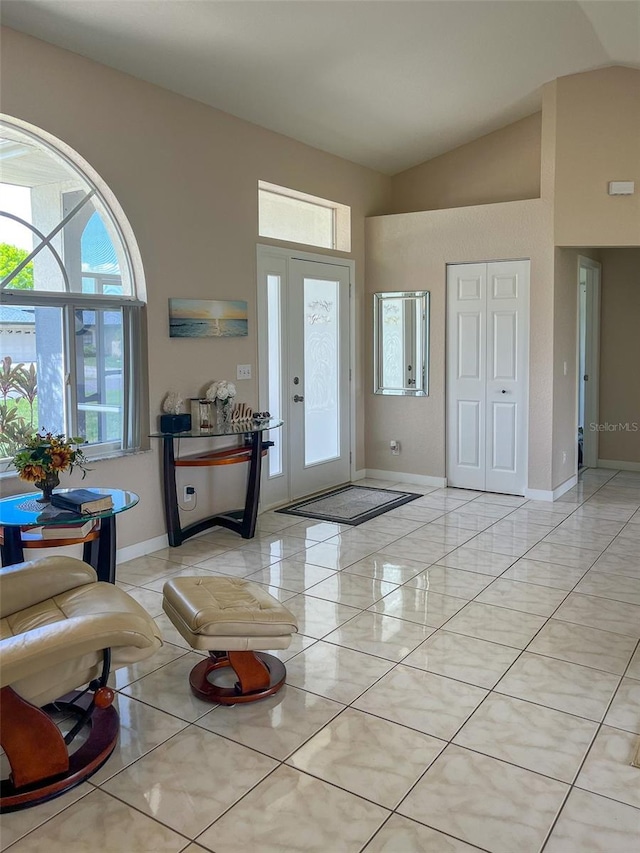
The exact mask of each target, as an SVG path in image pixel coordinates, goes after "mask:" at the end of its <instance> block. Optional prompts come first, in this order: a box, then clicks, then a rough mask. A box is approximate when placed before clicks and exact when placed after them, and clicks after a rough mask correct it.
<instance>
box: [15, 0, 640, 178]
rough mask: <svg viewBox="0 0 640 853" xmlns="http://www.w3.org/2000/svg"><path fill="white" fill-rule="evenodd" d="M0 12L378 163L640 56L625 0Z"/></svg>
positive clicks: (153, 5) (631, 5)
mask: <svg viewBox="0 0 640 853" xmlns="http://www.w3.org/2000/svg"><path fill="white" fill-rule="evenodd" d="M2 22H3V24H5V25H8V26H10V27H13V28H15V29H18V30H22V31H23V32H26V33H29V34H31V35H34V36H37V37H38V38H41V39H44V40H45V41H49V42H52V43H53V44H57V45H59V46H61V47H64V48H67V49H69V50H72V51H74V52H76V53H79V54H82V55H84V56H88V57H91V58H92V59H95V60H97V61H98V62H102V63H104V64H106V65H110V66H112V67H114V68H118V69H120V70H121V71H125V72H128V73H129V74H133V75H135V76H136V77H140V78H142V79H144V80H148V81H150V82H153V83H156V84H158V85H160V86H164V87H165V88H167V89H171V90H172V91H174V92H178V93H180V94H182V95H186V96H188V97H191V98H195V99H197V100H199V101H202V102H204V103H206V104H210V105H211V106H214V107H217V108H219V109H221V110H224V111H225V112H228V113H232V114H233V115H235V116H238V117H240V118H243V119H247V120H248V121H251V122H254V123H256V124H259V125H262V126H263V127H267V128H270V129H271V130H275V131H278V132H279V133H283V134H286V135H287V136H291V137H293V138H295V139H298V140H301V141H302V142H306V143H308V144H309V145H313V146H315V147H317V148H321V149H323V150H325V151H329V152H332V153H334V154H337V155H339V156H341V157H345V158H347V159H349V160H353V161H355V162H357V163H361V164H363V165H366V166H369V167H371V168H373V169H377V170H379V171H382V172H385V173H387V174H394V173H396V172H398V171H401V170H403V169H406V168H408V167H410V166H413V165H415V164H417V163H420V162H422V161H424V160H427V159H429V158H431V157H434V156H436V155H438V154H441V153H442V152H444V151H448V150H450V149H451V148H454V147H456V146H458V145H461V144H463V143H465V142H468V141H469V140H471V139H475V138H477V137H478V136H482V135H483V134H485V133H489V132H490V131H492V130H495V129H497V128H499V127H502V126H504V125H506V124H508V123H510V122H512V121H515V120H516V119H518V118H522V117H524V116H526V115H529V114H531V113H533V112H535V111H536V110H537V109H539V107H540V87H541V85H542V84H543V83H545V82H547V81H548V80H553V79H554V78H556V77H560V76H563V75H566V74H574V73H577V72H580V71H587V70H590V69H593V68H599V67H602V66H606V65H614V64H618V65H633V66H636V67H640V0H593V2H592V0H588V2H577V0H413V2H406V1H405V0H319V2H316V0H288V2H286V0H285V2H283V0H3V3H2ZM10 71H11V69H4V73H10ZM87 109H90V105H87Z"/></svg>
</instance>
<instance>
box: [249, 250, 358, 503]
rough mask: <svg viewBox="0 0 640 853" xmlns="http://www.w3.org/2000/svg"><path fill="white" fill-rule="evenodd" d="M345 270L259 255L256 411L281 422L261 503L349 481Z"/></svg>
mask: <svg viewBox="0 0 640 853" xmlns="http://www.w3.org/2000/svg"><path fill="white" fill-rule="evenodd" d="M350 272H351V270H350V267H349V266H348V265H344V264H341V263H339V262H336V263H331V262H319V261H314V260H307V259H304V258H300V257H286V256H283V255H281V254H279V253H277V252H271V251H270V250H267V249H265V250H264V251H263V252H259V268H258V277H259V300H258V311H259V328H260V400H261V408H262V409H268V410H269V411H270V412H271V414H272V415H274V416H279V417H281V418H282V419H283V420H284V421H285V426H284V428H283V430H282V431H281V432H280V431H275V430H274V431H273V433H272V434H271V435H270V438H271V439H272V440H274V439H275V440H276V442H277V443H276V446H275V447H274V448H273V449H272V450H271V451H270V453H269V457H268V461H267V465H265V474H264V479H263V492H262V498H263V504H264V505H265V506H270V505H275V504H277V503H283V502H286V501H288V500H294V499H296V498H300V497H304V496H306V495H309V494H313V493H314V492H318V491H321V490H323V489H327V488H330V487H332V486H336V485H339V484H341V483H344V482H347V481H348V480H349V479H350V417H349V414H350V413H349V406H350V393H349V374H350V370H349V356H350V346H349V328H350V318H349V282H350ZM276 433H279V434H278V435H276Z"/></svg>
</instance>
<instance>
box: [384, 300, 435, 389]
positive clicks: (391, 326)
mask: <svg viewBox="0 0 640 853" xmlns="http://www.w3.org/2000/svg"><path fill="white" fill-rule="evenodd" d="M373 328H374V335H373V339H374V343H373V346H374V354H373V363H374V370H373V373H374V379H373V381H374V387H373V390H374V393H375V394H396V395H399V394H404V395H408V396H413V397H426V396H427V395H428V393H429V291H427V290H416V291H407V292H395V293H374V294H373Z"/></svg>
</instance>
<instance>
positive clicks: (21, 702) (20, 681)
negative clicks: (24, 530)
mask: <svg viewBox="0 0 640 853" xmlns="http://www.w3.org/2000/svg"><path fill="white" fill-rule="evenodd" d="M161 645H162V638H161V635H160V632H159V630H158V628H157V626H156V624H155V622H154V621H153V619H152V618H151V617H150V616H149V615H148V613H147V612H146V611H145V610H144V609H143V608H142V607H141V606H140V605H139V604H138V602H137V601H134V599H132V598H131V597H130V596H128V595H127V594H126V593H125V592H123V591H122V590H120V589H118V588H117V587H116V586H113V585H112V584H108V583H99V582H98V581H97V577H96V573H95V571H94V570H93V569H92V568H91V566H89V565H87V564H86V563H83V562H82V561H81V560H76V559H73V558H71V557H45V558H43V559H40V560H35V561H34V562H29V563H20V564H18V565H14V566H8V567H6V568H4V569H2V570H0V745H1V746H2V748H3V750H4V751H5V753H6V757H7V759H8V761H9V764H10V767H11V775H10V777H9V778H8V779H3V780H2V783H1V791H0V811H13V810H16V809H20V808H24V807H26V806H30V805H35V804H36V803H39V802H42V801H44V800H46V799H49V798H50V797H53V796H57V795H58V794H60V793H61V792H62V791H65V790H66V789H68V788H71V787H73V786H74V785H77V784H79V783H80V782H82V781H83V780H84V779H87V778H88V777H89V776H90V775H91V774H92V773H94V772H95V771H96V770H98V769H99V768H100V767H101V766H102V764H103V763H104V762H105V761H106V760H107V758H108V757H109V755H110V754H111V752H112V751H113V749H114V747H115V745H116V741H117V738H118V729H119V719H118V714H117V712H116V710H115V708H113V707H112V704H111V703H112V702H113V699H114V691H113V690H111V688H109V687H108V686H107V679H108V677H109V671H110V668H114V669H115V668H118V667H122V666H128V665H129V664H131V663H135V662H136V661H139V660H143V659H144V658H147V657H149V656H150V655H152V654H153V653H154V652H155V651H157V649H159V648H160V646H161ZM82 685H89V686H88V687H86V688H85V689H84V690H82V691H78V690H77V688H79V687H81V686H82ZM70 691H73V692H70ZM56 700H59V701H56ZM50 703H54V704H53V705H52V704H50ZM53 710H55V711H58V712H59V711H63V712H65V713H68V714H69V715H74V716H76V717H77V718H78V720H77V722H76V724H75V725H74V726H73V728H72V729H71V731H70V732H69V733H68V734H67V735H66V736H65V737H63V735H62V733H61V731H60V729H59V728H58V726H57V725H56V724H55V723H54V722H53V721H52V719H51V717H50V713H51V712H52V711H53ZM47 711H48V712H49V713H47ZM88 726H89V727H90V733H89V736H88V738H87V740H86V741H85V742H84V743H83V744H82V745H81V746H80V747H79V748H78V749H76V750H75V752H74V751H73V750H72V749H70V748H69V747H70V745H71V743H72V741H73V740H74V738H75V737H76V735H78V734H79V733H80V731H82V730H85V733H86V729H87V727H88Z"/></svg>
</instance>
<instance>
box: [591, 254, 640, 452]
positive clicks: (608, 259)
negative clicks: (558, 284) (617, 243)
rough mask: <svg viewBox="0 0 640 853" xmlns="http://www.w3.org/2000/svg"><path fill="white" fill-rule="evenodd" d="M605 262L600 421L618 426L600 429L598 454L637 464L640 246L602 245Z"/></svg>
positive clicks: (639, 448)
mask: <svg viewBox="0 0 640 853" xmlns="http://www.w3.org/2000/svg"><path fill="white" fill-rule="evenodd" d="M602 267H603V268H602V289H601V310H600V411H599V421H600V423H601V424H606V423H609V424H613V425H616V427H617V428H616V429H615V430H605V431H602V432H600V433H599V435H598V437H599V449H598V457H599V458H600V459H607V460H612V461H614V462H634V463H635V464H636V465H638V464H640V377H639V375H638V371H639V368H640V249H603V251H602ZM619 424H629V428H628V429H621V428H619V426H618V425H619ZM633 424H635V425H636V427H635V430H636V431H634V427H633Z"/></svg>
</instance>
